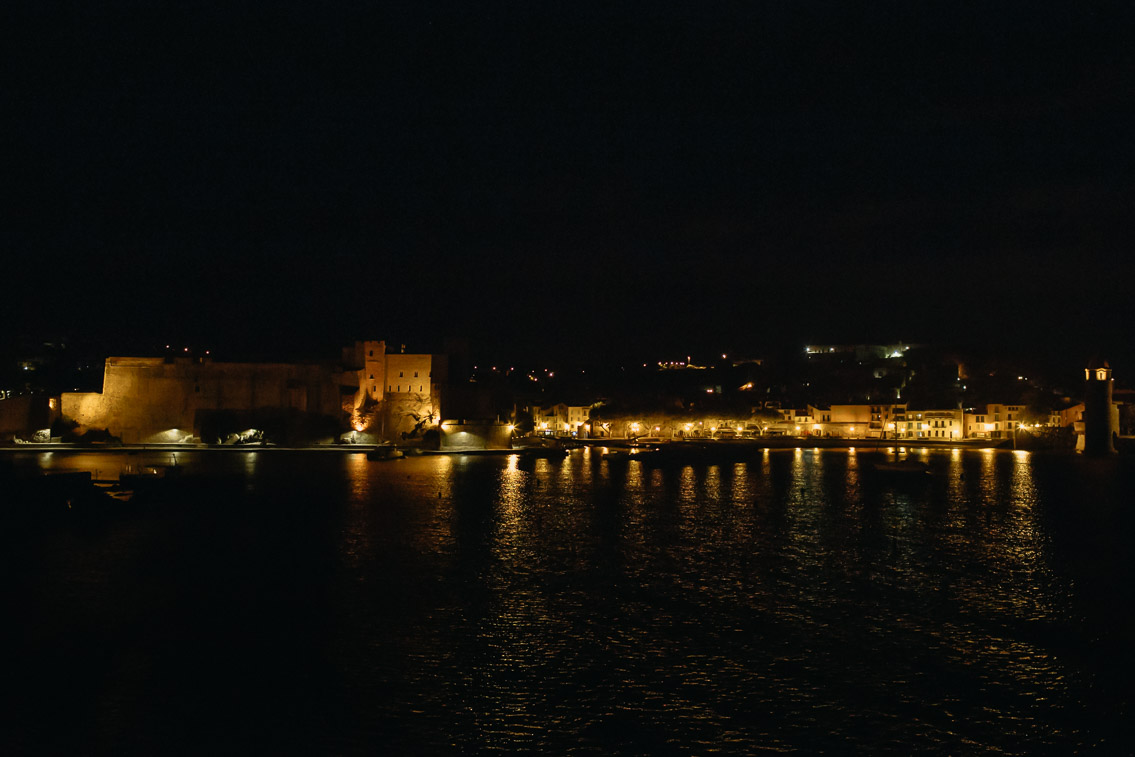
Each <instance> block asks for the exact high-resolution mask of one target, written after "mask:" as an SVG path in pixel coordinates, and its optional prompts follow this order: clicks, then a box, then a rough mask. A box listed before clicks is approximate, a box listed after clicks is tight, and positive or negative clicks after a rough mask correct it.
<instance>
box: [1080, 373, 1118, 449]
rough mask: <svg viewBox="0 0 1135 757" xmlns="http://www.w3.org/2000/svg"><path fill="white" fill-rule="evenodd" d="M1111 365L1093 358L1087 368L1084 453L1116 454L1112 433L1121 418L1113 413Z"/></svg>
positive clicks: (1116, 428) (1085, 378)
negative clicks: (1115, 416)
mask: <svg viewBox="0 0 1135 757" xmlns="http://www.w3.org/2000/svg"><path fill="white" fill-rule="evenodd" d="M1111 389H1112V379H1111V366H1110V365H1108V363H1107V361H1106V360H1101V359H1099V358H1092V359H1091V360H1090V361H1089V362H1088V367H1087V368H1085V369H1084V454H1085V455H1089V456H1092V457H1102V456H1104V455H1112V454H1115V446H1114V445H1113V444H1112V436H1113V434H1114V433H1115V432H1116V431H1118V423H1117V422H1116V421H1117V420H1118V419H1116V418H1113V417H1112V402H1111Z"/></svg>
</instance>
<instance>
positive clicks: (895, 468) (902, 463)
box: [875, 458, 930, 473]
mask: <svg viewBox="0 0 1135 757" xmlns="http://www.w3.org/2000/svg"><path fill="white" fill-rule="evenodd" d="M875 470H877V471H886V472H888V473H929V472H930V466H929V465H927V464H926V463H924V462H922V461H921V460H911V459H909V458H907V459H906V460H885V461H883V462H878V463H875Z"/></svg>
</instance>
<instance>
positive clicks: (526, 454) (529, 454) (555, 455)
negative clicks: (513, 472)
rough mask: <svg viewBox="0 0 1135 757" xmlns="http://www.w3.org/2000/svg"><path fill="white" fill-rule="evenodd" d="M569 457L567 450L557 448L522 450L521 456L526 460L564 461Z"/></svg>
mask: <svg viewBox="0 0 1135 757" xmlns="http://www.w3.org/2000/svg"><path fill="white" fill-rule="evenodd" d="M567 455H568V451H567V450H566V449H557V448H555V447H529V448H527V449H522V450H520V456H521V457H522V458H523V459H525V460H563V459H564V458H565V457H567Z"/></svg>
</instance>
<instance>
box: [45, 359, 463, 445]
mask: <svg viewBox="0 0 1135 757" xmlns="http://www.w3.org/2000/svg"><path fill="white" fill-rule="evenodd" d="M445 377H446V359H445V357H444V356H440V355H405V354H393V355H389V354H386V348H385V343H384V342H381V341H366V342H357V343H356V344H355V345H354V346H352V347H350V348H348V349H346V350H344V351H343V360H342V362H341V363H338V364H334V363H228V362H214V361H213V360H212V359H211V358H208V357H169V358H161V357H158V358H140V357H111V358H107V360H106V363H105V365H104V369H103V389H102V391H101V392H65V393H64V394H63V395H62V397H61V405H62V414H63V416H64V417H66V418H69V419H71V420H73V421H75V422H76V423H78V424H79V425H80V427H84V428H96V429H104V428H105V429H108V430H109V431H110V433H112V434H114V435H115V436H118V437H120V438H121V439H122V441H123V442H124V443H126V444H137V443H171V442H172V443H176V442H186V441H192V440H196V439H200V438H203V437H202V434H203V432H207V431H208V429H211V428H213V427H214V426H216V425H217V421H218V419H225V420H226V423H228V422H229V421H230V420H231V419H232V418H234V417H235V418H239V419H241V421H242V422H243V423H248V424H252V423H253V420H252V419H254V418H261V419H263V418H269V417H271V418H285V417H286V418H289V419H292V420H294V419H296V418H301V417H303V418H309V419H323V420H324V421H329V424H325V425H327V426H328V427H335V426H336V425H337V424H339V425H341V424H347V425H349V426H350V428H351V429H352V430H353V431H354V432H355V435H356V437H357V435H358V434H364V435H370V436H373V437H375V438H379V437H385V438H397V437H398V436H399V435H401V434H402V433H410V432H415V430H416V431H421V430H422V429H423V428H426V427H430V426H433V425H435V424H436V422H437V418H438V416H439V415H440V412H439V405H440V391H439V384H440V383H442V382H444V380H445ZM388 386H390V387H392V389H389V390H388V389H387V387H388ZM423 419H424V422H423ZM222 425H223V424H222ZM247 430H249V431H254V430H256V429H255V428H253V427H250V428H248V429H247ZM205 436H206V437H213V436H215V435H214V434H213V432H211V431H208V433H205ZM204 441H209V442H211V441H216V439H215V438H204Z"/></svg>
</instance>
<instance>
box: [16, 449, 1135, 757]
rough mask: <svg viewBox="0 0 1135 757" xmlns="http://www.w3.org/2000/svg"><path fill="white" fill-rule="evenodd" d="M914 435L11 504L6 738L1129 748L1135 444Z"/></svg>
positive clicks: (247, 470) (417, 469) (213, 747)
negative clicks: (883, 465) (905, 471)
mask: <svg viewBox="0 0 1135 757" xmlns="http://www.w3.org/2000/svg"><path fill="white" fill-rule="evenodd" d="M916 454H917V455H920V456H921V457H922V458H923V459H925V460H926V461H927V462H929V464H930V465H931V467H932V469H933V472H934V475H933V476H931V477H927V478H926V479H925V480H921V479H916V480H913V481H910V480H903V479H902V478H898V479H895V478H894V477H893V476H888V475H886V474H883V473H880V472H877V471H875V470H874V469H873V468H872V467H871V465H870V462H871V461H872V460H875V459H880V458H881V457H882V456H883V453H881V452H875V451H867V450H860V451H859V452H848V451H845V450H825V451H819V450H795V451H794V450H784V451H779V450H777V451H771V452H766V453H761V452H758V453H756V454H755V455H754V457H753V458H752V459H751V460H748V461H746V462H740V463H736V462H729V463H722V464H718V465H713V464H706V463H704V462H702V463H699V464H697V465H689V466H681V465H675V466H671V467H665V468H659V469H651V468H648V467H646V466H644V465H643V464H641V463H639V462H621V463H619V462H615V461H605V460H601V459H600V457H599V456H598V454H596V453H591V452H580V451H577V452H573V453H572V454H571V455H570V456H569V457H568V459H567V460H565V461H563V462H548V461H537V462H535V463H534V464H523V463H520V462H518V459H517V458H515V457H498V458H474V457H436V458H418V459H409V460H403V461H397V462H387V463H368V462H367V461H366V460H365V458H364V457H363V456H362V455H333V454H319V453H287V452H267V453H266V452H260V453H247V454H218V453H212V454H210V453H195V454H181V455H179V458H180V462H181V463H182V465H184V466H186V469H187V470H188V471H191V472H197V473H201V474H207V478H206V479H205V480H204V482H202V481H201V480H198V481H196V482H195V484H194V488H192V489H191V490H189V491H191V492H192V496H189V497H186V496H183V495H184V492H183V493H182V496H178V494H177V493H176V492H174V493H171V494H170V496H169V497H168V498H165V499H164V500H163V501H157V502H153V503H152V504H150V505H147V506H145V507H142V508H139V509H138V510H137V511H133V512H127V513H123V514H121V515H117V516H114V517H108V518H95V519H90V518H87V519H83V520H79V519H73V518H69V517H68V516H67V515H66V514H59V515H53V516H51V517H47V518H40V519H36V518H30V519H29V518H24V519H23V520H18V519H11V518H9V519H7V520H6V521H5V523H6V524H8V525H7V526H6V528H5V531H4V536H3V540H4V541H3V547H4V552H3V554H4V556H3V569H4V586H5V589H6V593H7V598H6V600H5V616H6V619H5V620H4V625H5V626H6V629H5V635H6V636H8V635H10V641H8V642H6V643H5V645H4V652H5V657H6V660H5V666H4V670H3V676H4V679H5V680H6V685H5V689H6V690H7V692H8V693H9V697H8V702H9V704H8V705H6V706H5V708H4V709H5V711H4V713H3V716H2V717H0V719H2V720H3V722H5V725H4V732H3V741H2V742H0V743H3V744H5V745H6V747H5V748H4V750H3V751H4V752H5V753H9V754H11V753H23V752H31V751H36V752H38V751H51V752H61V753H70V754H74V753H88V752H95V753H121V752H147V753H170V752H185V753H195V754H206V753H217V752H224V753H236V752H241V753H245V752H249V751H255V752H260V753H264V752H276V753H279V752H288V753H297V752H301V753H313V752H317V753H360V754H361V753H367V754H434V753H453V752H461V753H469V752H490V751H506V752H518V751H519V752H530V751H534V750H543V751H546V752H554V753H561V752H568V751H574V752H582V753H596V754H608V753H643V754H666V753H680V754H685V753H689V754H706V753H711V752H723V753H738V754H739V753H751V752H757V751H762V750H769V751H794V750H799V751H804V752H819V751H826V752H829V753H848V752H851V751H856V750H873V751H889V752H894V753H903V754H909V753H914V752H940V753H951V754H959V753H1009V754H1037V753H1069V752H1072V751H1087V750H1094V751H1098V752H1100V753H1127V752H1130V751H1132V749H1133V748H1135V739H1133V734H1135V729H1133V727H1132V726H1131V725H1130V724H1129V721H1131V720H1135V713H1133V712H1132V704H1133V701H1135V697H1133V695H1132V686H1131V684H1130V681H1129V678H1128V675H1129V673H1130V672H1131V670H1132V666H1131V663H1132V660H1133V659H1135V655H1133V654H1132V651H1131V645H1132V644H1133V643H1135V622H1133V618H1135V611H1133V607H1132V603H1131V598H1130V596H1129V594H1130V591H1131V586H1132V582H1133V579H1135V568H1133V566H1132V559H1131V558H1132V540H1133V537H1135V527H1133V523H1135V514H1133V508H1135V501H1133V499H1135V498H1133V497H1132V496H1131V492H1132V486H1133V484H1135V465H1133V463H1135V461H1133V460H1131V459H1127V458H1125V459H1117V460H1111V461H1105V462H1102V463H1092V462H1091V461H1085V460H1081V459H1078V458H1074V457H1064V456H1043V455H1038V454H1029V453H1013V452H989V451H987V452H969V451H967V452H951V451H948V450H946V451H933V452H925V451H922V452H916ZM141 459H144V458H141ZM139 461H140V458H139V457H128V456H126V455H105V454H100V455H86V456H84V455H67V454H61V453H52V454H45V455H39V456H36V455H27V456H22V457H17V458H16V465H17V467H37V466H42V467H49V468H55V469H65V468H86V469H89V470H94V469H99V471H100V475H101V476H104V477H107V476H110V477H113V476H114V475H115V474H116V473H117V470H118V469H119V467H121V466H122V465H124V464H125V463H127V462H130V463H137V462H139ZM17 526H18V527H17Z"/></svg>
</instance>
